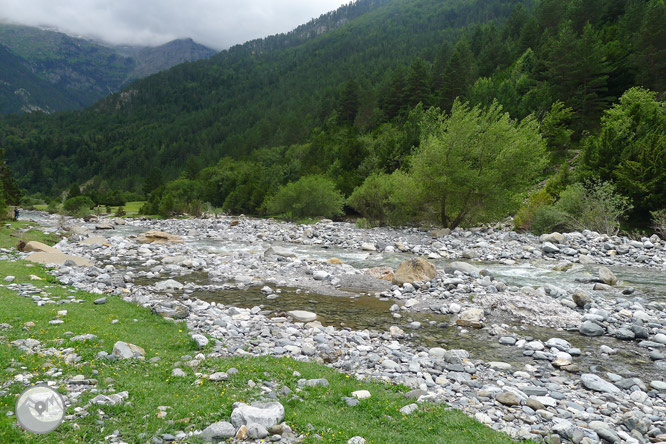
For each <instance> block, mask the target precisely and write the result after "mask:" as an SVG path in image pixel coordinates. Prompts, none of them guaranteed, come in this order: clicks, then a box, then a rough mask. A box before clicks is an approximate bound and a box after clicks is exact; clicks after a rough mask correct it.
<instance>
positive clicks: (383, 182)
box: [347, 170, 420, 225]
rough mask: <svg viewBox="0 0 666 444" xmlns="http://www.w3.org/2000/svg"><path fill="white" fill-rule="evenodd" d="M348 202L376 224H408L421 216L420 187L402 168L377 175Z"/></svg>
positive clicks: (371, 222)
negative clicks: (390, 172) (391, 172)
mask: <svg viewBox="0 0 666 444" xmlns="http://www.w3.org/2000/svg"><path fill="white" fill-rule="evenodd" d="M347 204H348V205H349V206H351V207H352V208H354V209H355V210H356V211H358V212H359V213H360V214H361V215H363V217H364V220H366V221H367V222H368V223H370V224H372V225H385V224H388V225H405V224H408V223H410V222H413V221H415V220H416V219H417V217H418V216H419V207H420V205H419V204H420V190H419V189H418V186H417V184H416V182H415V181H414V180H413V178H412V177H410V176H409V175H407V174H405V173H404V172H402V171H400V170H397V171H395V172H394V173H393V174H373V175H371V176H369V177H368V178H367V179H366V180H365V182H363V184H362V185H361V186H359V187H358V188H356V189H355V190H354V192H353V193H352V195H351V196H349V198H348V199H347Z"/></svg>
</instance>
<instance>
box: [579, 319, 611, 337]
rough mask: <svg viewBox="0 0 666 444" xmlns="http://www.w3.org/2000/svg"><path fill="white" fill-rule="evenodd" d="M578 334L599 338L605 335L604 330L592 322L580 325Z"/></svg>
mask: <svg viewBox="0 0 666 444" xmlns="http://www.w3.org/2000/svg"><path fill="white" fill-rule="evenodd" d="M579 331H580V334H582V335H583V336H601V335H603V334H604V333H606V329H605V328H603V327H602V326H601V325H599V324H597V323H596V322H593V321H585V322H583V323H582V324H581V325H580V329H579Z"/></svg>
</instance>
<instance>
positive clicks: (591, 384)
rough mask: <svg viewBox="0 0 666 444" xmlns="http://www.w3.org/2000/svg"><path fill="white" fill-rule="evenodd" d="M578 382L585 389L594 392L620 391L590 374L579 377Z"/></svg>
mask: <svg viewBox="0 0 666 444" xmlns="http://www.w3.org/2000/svg"><path fill="white" fill-rule="evenodd" d="M580 381H581V382H582V383H583V385H584V386H585V388H587V389H589V390H593V391H595V392H603V393H620V391H621V390H620V389H619V388H617V387H616V386H614V385H613V384H611V383H610V382H608V381H604V380H603V379H601V378H600V377H599V376H597V375H593V374H592V373H585V374H582V375H580Z"/></svg>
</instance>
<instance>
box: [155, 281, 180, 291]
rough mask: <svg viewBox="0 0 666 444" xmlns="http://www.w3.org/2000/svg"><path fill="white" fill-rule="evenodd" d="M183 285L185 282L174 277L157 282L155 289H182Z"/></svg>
mask: <svg viewBox="0 0 666 444" xmlns="http://www.w3.org/2000/svg"><path fill="white" fill-rule="evenodd" d="M183 287H184V285H183V284H181V283H180V282H178V281H175V280H173V279H167V280H166V281H161V282H157V283H156V284H155V290H157V291H181V290H182V289H183Z"/></svg>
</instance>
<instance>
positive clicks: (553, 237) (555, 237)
mask: <svg viewBox="0 0 666 444" xmlns="http://www.w3.org/2000/svg"><path fill="white" fill-rule="evenodd" d="M539 240H540V241H541V242H550V243H553V244H563V243H565V242H566V240H567V238H566V237H564V235H563V234H561V233H558V232H555V233H550V234H542V235H541V237H540V238H539Z"/></svg>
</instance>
